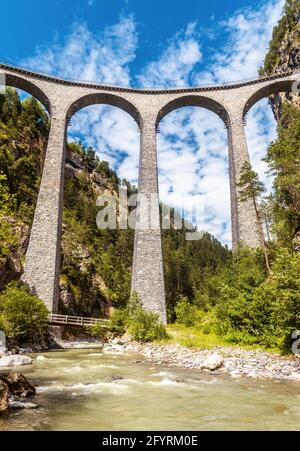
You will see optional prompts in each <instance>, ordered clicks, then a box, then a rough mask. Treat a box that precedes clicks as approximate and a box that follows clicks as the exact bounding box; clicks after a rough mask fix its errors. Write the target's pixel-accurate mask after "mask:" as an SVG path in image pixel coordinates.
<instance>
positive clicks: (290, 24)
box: [261, 0, 300, 121]
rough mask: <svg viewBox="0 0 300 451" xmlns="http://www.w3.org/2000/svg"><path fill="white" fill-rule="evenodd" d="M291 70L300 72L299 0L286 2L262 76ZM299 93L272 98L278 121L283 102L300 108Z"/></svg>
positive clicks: (283, 94) (281, 94) (278, 95)
mask: <svg viewBox="0 0 300 451" xmlns="http://www.w3.org/2000/svg"><path fill="white" fill-rule="evenodd" d="M290 70H300V3H299V0H296V1H295V0H290V1H287V2H286V5H285V9H284V14H283V17H282V18H281V20H280V21H279V23H278V25H277V26H276V27H275V29H274V31H273V37H272V40H271V42H270V48H269V52H268V53H267V55H266V58H265V63H264V67H263V68H262V70H261V75H271V74H280V73H283V72H287V71H290ZM299 91H300V86H299ZM299 91H298V92H292V93H280V94H277V95H274V96H271V97H270V103H271V106H272V110H273V113H274V116H275V118H276V120H277V121H280V119H281V115H282V104H283V102H291V103H293V104H294V105H296V106H297V107H299V108H300V94H299Z"/></svg>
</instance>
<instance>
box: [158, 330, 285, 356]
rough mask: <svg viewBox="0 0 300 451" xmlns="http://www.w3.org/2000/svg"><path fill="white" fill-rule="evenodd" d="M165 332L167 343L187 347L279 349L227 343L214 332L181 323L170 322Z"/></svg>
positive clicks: (270, 350)
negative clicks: (167, 336) (207, 332)
mask: <svg viewBox="0 0 300 451" xmlns="http://www.w3.org/2000/svg"><path fill="white" fill-rule="evenodd" d="M167 332H168V335H169V339H168V340H165V341H164V342H165V343H168V344H179V345H182V346H186V347H188V348H195V349H197V348H201V349H212V348H215V347H217V346H224V347H227V348H228V347H230V348H240V349H246V350H253V349H261V350H262V351H269V352H273V353H278V352H279V350H276V349H269V348H264V347H262V346H259V345H257V344H255V345H239V344H234V343H228V342H227V341H225V340H224V339H223V338H222V337H219V336H218V335H216V334H214V333H209V334H205V333H204V332H203V331H202V330H201V329H199V328H197V327H187V326H184V325H182V324H177V323H176V324H170V325H168V326H167Z"/></svg>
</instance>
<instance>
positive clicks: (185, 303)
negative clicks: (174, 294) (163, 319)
mask: <svg viewBox="0 0 300 451" xmlns="http://www.w3.org/2000/svg"><path fill="white" fill-rule="evenodd" d="M197 310H198V309H197V307H196V306H195V305H193V304H190V302H189V300H188V298H187V297H185V296H181V297H180V298H179V302H178V303H177V304H176V306H175V313H176V319H177V322H178V323H179V324H184V325H185V326H187V327H191V326H194V325H195V324H196V322H197Z"/></svg>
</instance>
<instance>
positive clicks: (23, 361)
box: [0, 354, 33, 366]
mask: <svg viewBox="0 0 300 451" xmlns="http://www.w3.org/2000/svg"><path fill="white" fill-rule="evenodd" d="M32 362H33V360H32V359H31V358H30V357H27V356H25V355H18V354H17V355H8V356H5V357H1V359H0V366H21V365H31V364H32Z"/></svg>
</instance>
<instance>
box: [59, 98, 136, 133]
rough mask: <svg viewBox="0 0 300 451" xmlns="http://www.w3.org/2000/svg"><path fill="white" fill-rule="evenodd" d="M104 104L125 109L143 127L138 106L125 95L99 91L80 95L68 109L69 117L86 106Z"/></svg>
mask: <svg viewBox="0 0 300 451" xmlns="http://www.w3.org/2000/svg"><path fill="white" fill-rule="evenodd" d="M104 104H105V105H110V106H114V107H117V108H120V109H121V110H123V111H125V112H126V113H128V114H129V115H130V116H131V117H133V119H134V120H135V121H136V122H137V124H138V126H139V127H141V115H140V112H139V110H138V109H137V107H136V106H135V105H134V104H133V103H131V102H129V101H128V100H126V99H125V98H124V97H121V96H117V95H115V94H110V93H100V92H99V93H93V94H86V95H83V96H82V97H79V98H78V99H77V100H75V101H74V102H73V103H72V104H71V106H70V108H69V110H68V114H67V117H68V119H70V118H71V117H72V116H73V115H74V114H75V113H77V112H78V111H79V110H81V109H83V108H86V107H88V106H92V105H104Z"/></svg>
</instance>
